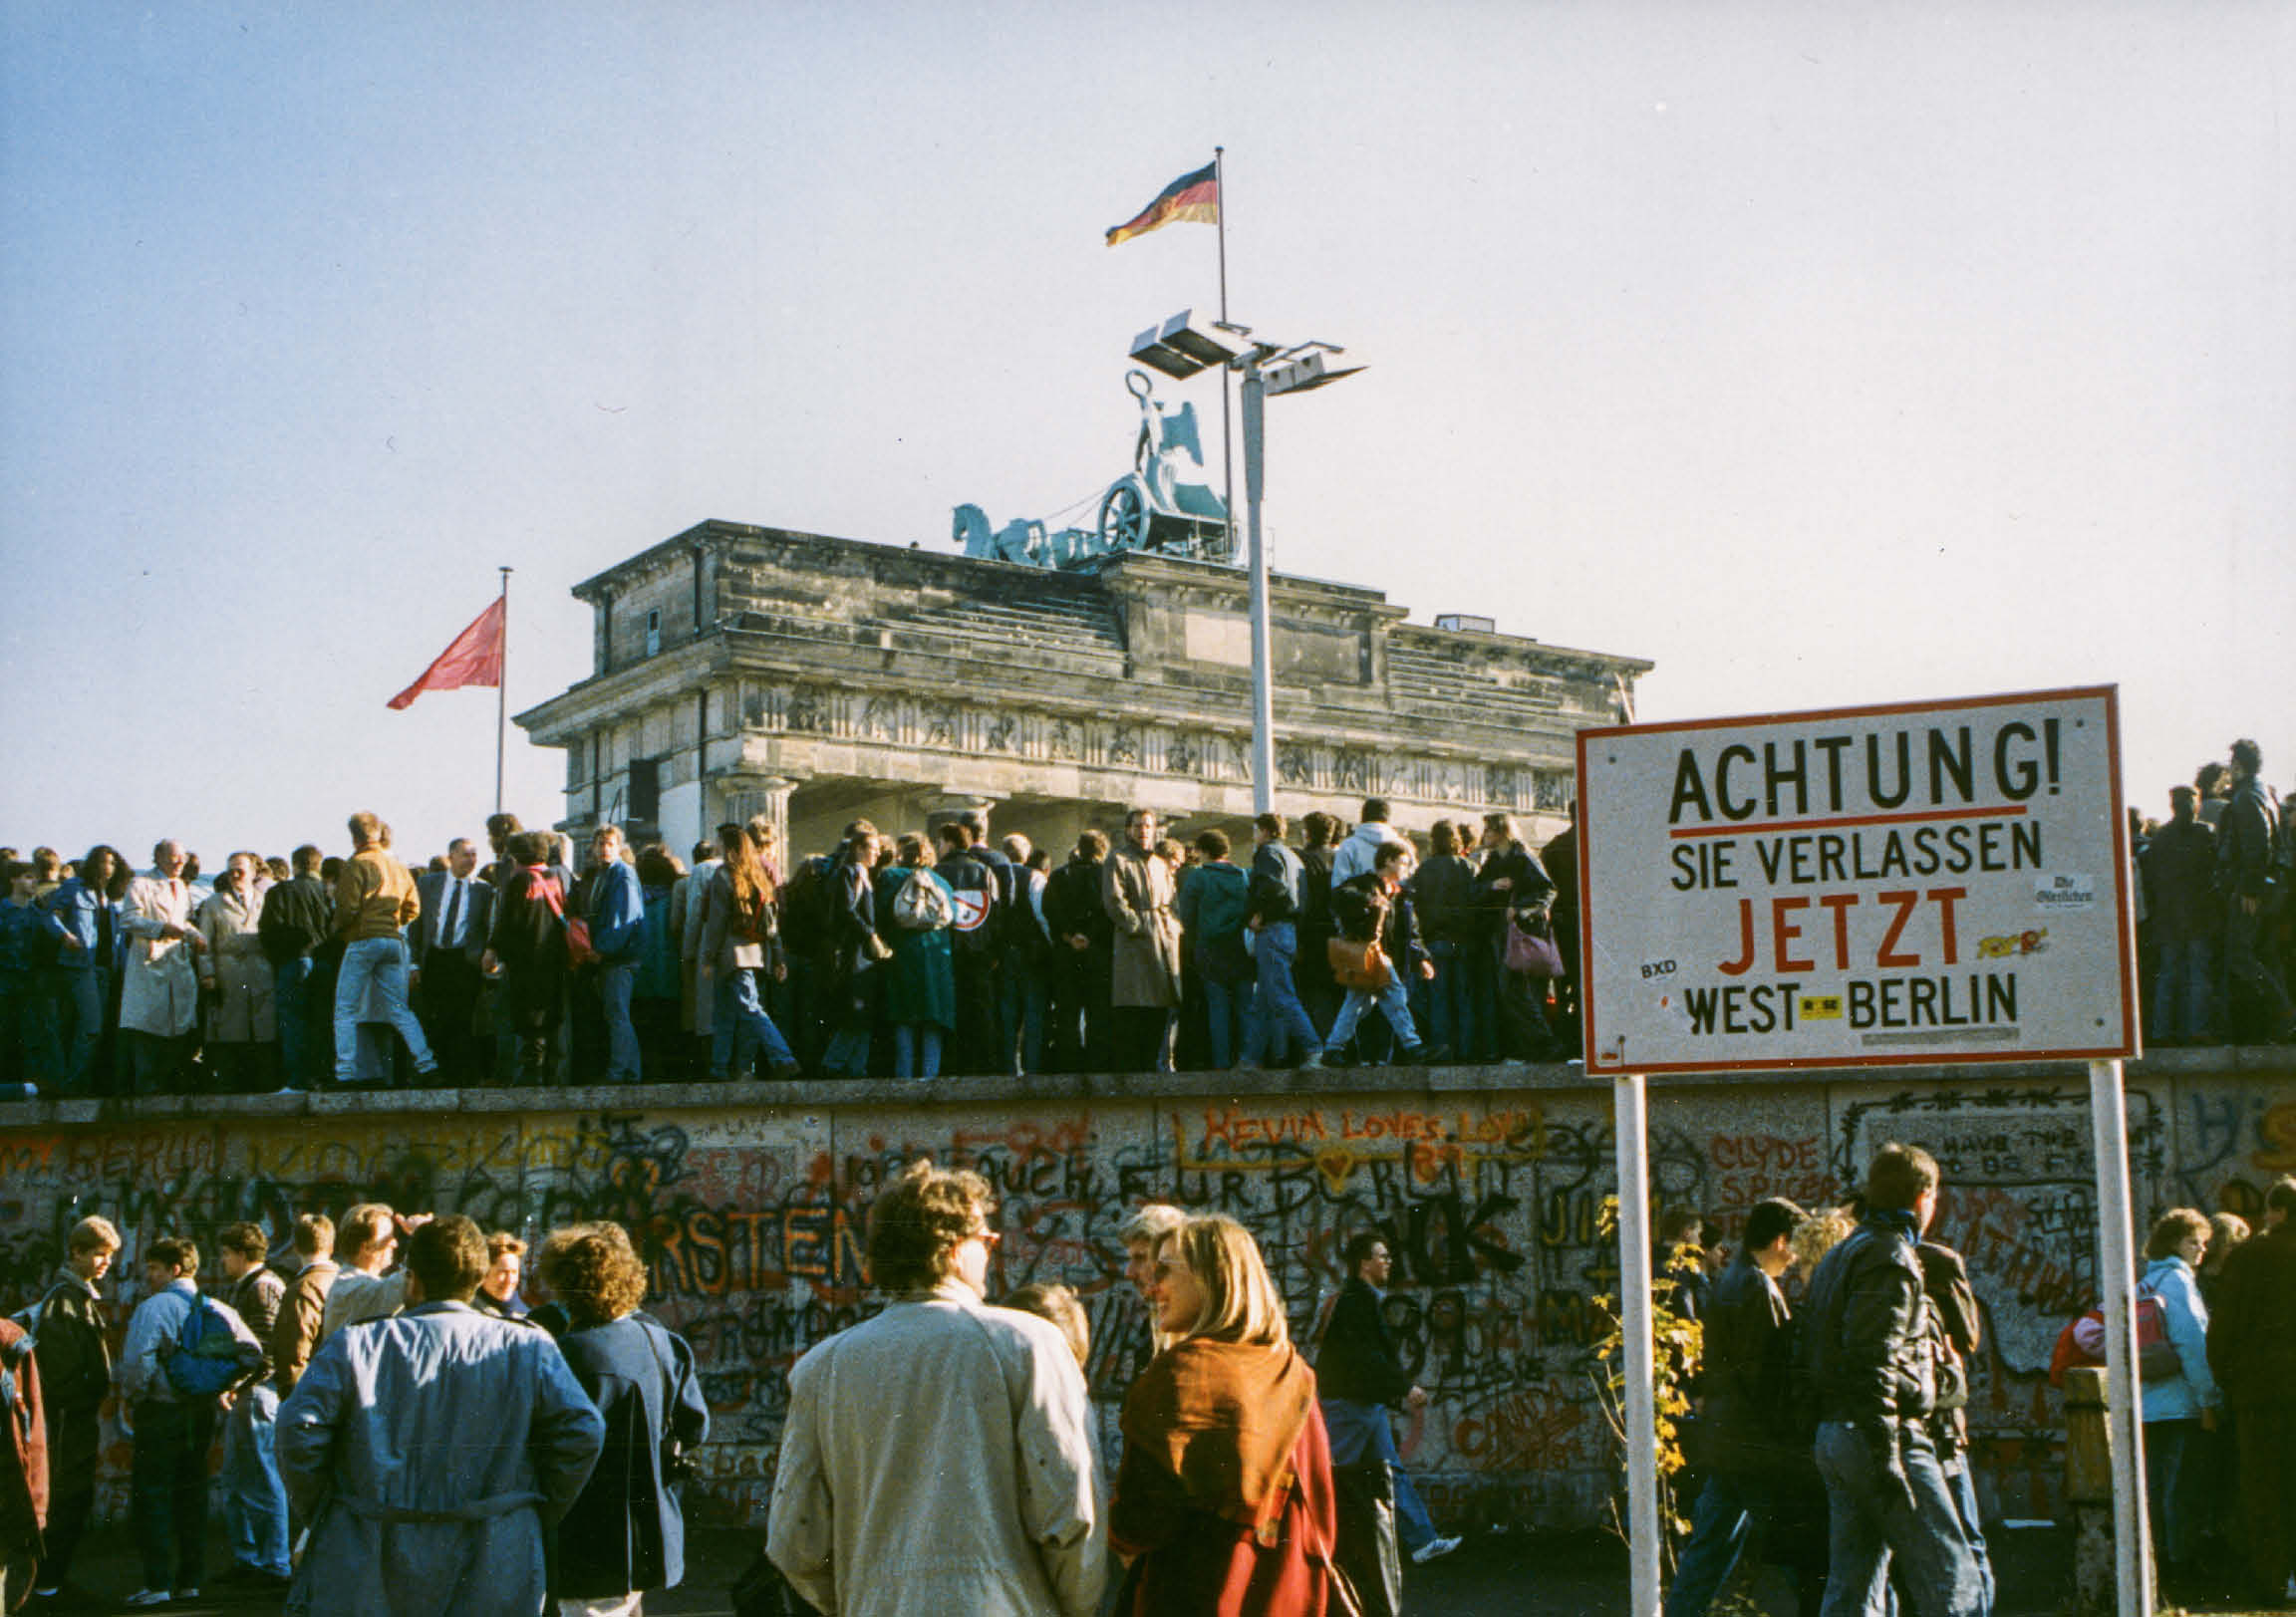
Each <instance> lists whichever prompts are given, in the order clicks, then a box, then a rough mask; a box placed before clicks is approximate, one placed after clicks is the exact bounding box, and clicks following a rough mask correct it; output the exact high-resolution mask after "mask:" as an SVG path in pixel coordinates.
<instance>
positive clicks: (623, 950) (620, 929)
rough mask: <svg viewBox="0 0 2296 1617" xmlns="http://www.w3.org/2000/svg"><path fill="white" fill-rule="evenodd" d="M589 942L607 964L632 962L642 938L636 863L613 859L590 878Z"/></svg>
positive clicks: (642, 898)
mask: <svg viewBox="0 0 2296 1617" xmlns="http://www.w3.org/2000/svg"><path fill="white" fill-rule="evenodd" d="M589 898H590V904H589V910H590V913H589V915H588V916H587V917H585V918H584V919H586V920H587V921H588V922H589V923H590V946H591V947H592V948H594V949H596V950H597V951H598V957H599V959H600V960H602V961H604V962H605V963H606V964H608V965H635V964H637V963H638V951H639V947H640V945H641V944H642V943H644V941H645V926H646V895H645V890H644V889H643V888H641V887H640V886H639V885H638V867H636V866H635V865H631V864H627V863H625V862H624V861H622V860H619V859H617V860H615V861H614V862H613V863H612V864H610V865H607V866H605V867H604V868H602V869H601V870H600V871H599V872H598V873H597V874H596V875H595V876H593V877H591V879H590V893H589Z"/></svg>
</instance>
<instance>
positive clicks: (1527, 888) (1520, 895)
mask: <svg viewBox="0 0 2296 1617" xmlns="http://www.w3.org/2000/svg"><path fill="white" fill-rule="evenodd" d="M1501 881H1504V882H1506V883H1507V884H1508V885H1507V886H1506V887H1504V888H1502V887H1499V886H1497V885H1495V884H1497V883H1499V882H1501ZM1554 897H1555V883H1554V882H1553V880H1551V879H1550V878H1549V877H1548V875H1547V867H1546V866H1544V865H1542V864H1540V863H1539V856H1538V855H1537V854H1535V853H1533V852H1532V851H1531V850H1530V849H1529V848H1526V847H1525V846H1524V845H1523V844H1522V843H1520V842H1517V843H1511V844H1509V845H1508V846H1507V847H1505V848H1494V849H1493V850H1492V851H1491V852H1490V853H1488V854H1486V855H1484V856H1483V863H1482V865H1481V867H1480V868H1478V869H1477V870H1476V872H1475V892H1474V931H1475V935H1476V936H1477V937H1480V938H1497V937H1498V936H1499V934H1500V932H1501V931H1502V929H1503V928H1504V926H1505V922H1506V917H1507V913H1508V912H1509V911H1510V910H1532V909H1537V908H1538V907H1539V906H1541V905H1544V904H1546V903H1547V902H1548V901H1549V900H1551V899H1553V898H1554Z"/></svg>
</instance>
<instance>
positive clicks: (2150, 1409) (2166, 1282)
mask: <svg viewBox="0 0 2296 1617" xmlns="http://www.w3.org/2000/svg"><path fill="white" fill-rule="evenodd" d="M2141 1289H2143V1290H2145V1291H2149V1292H2151V1293H2152V1294H2153V1296H2155V1297H2158V1298H2159V1299H2160V1306H2161V1309H2162V1311H2163V1312H2164V1313H2165V1314H2166V1315H2167V1319H2168V1345H2169V1346H2170V1347H2173V1348H2174V1349H2175V1350H2176V1357H2177V1359H2178V1361H2179V1362H2180V1363H2181V1364H2182V1365H2183V1373H2182V1374H2181V1375H2175V1376H2170V1377H2169V1378H2168V1379H2167V1380H2165V1381H2148V1382H2146V1383H2145V1386H2144V1389H2143V1391H2144V1410H2145V1419H2146V1420H2148V1421H2194V1420H2198V1419H2199V1418H2200V1412H2201V1411H2202V1410H2204V1409H2214V1408H2216V1407H2217V1406H2218V1405H2220V1404H2222V1403H2223V1402H2224V1395H2223V1394H2222V1393H2221V1392H2219V1391H2217V1388H2216V1381H2215V1378H2214V1377H2213V1376H2211V1375H2209V1373H2208V1305H2207V1304H2206V1303H2204V1302H2202V1301H2201V1300H2200V1288H2199V1286H2197V1285H2196V1284H2194V1283H2193V1279H2192V1266H2191V1265H2190V1264H2189V1263H2186V1262H2185V1261H2184V1259H2182V1258H2181V1257H2177V1256H2175V1255H2173V1254H2171V1255H2169V1256H2167V1257H2156V1258H2154V1259H2153V1261H2152V1262H2150V1263H2148V1264H2146V1265H2145V1279H2144V1283H2143V1286H2142V1288H2141Z"/></svg>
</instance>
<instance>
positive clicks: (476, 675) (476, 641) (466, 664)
mask: <svg viewBox="0 0 2296 1617" xmlns="http://www.w3.org/2000/svg"><path fill="white" fill-rule="evenodd" d="M501 682H502V598H501V597H500V596H496V597H495V598H494V600H493V602H492V604H491V605H489V606H488V607H487V608H486V610H485V611H484V612H481V613H480V614H478V617H477V620H476V621H475V622H474V623H472V624H471V625H470V627H469V628H468V629H465V630H463V631H462V633H461V634H459V635H456V636H455V637H454V644H453V645H451V646H449V647H447V648H446V650H444V651H443V652H440V653H439V654H438V661H437V662H435V663H433V664H431V665H430V667H429V668H427V669H425V670H424V671H423V677H422V678H420V679H418V680H416V681H415V682H414V683H413V684H411V685H409V686H408V687H407V688H406V689H405V690H402V691H400V692H399V694H398V695H396V696H393V697H392V698H391V705H392V706H393V707H394V708H399V707H411V706H413V705H414V702H415V698H416V697H417V696H420V695H422V694H423V692H424V691H426V690H459V689H461V688H462V687H463V686H464V685H498V684H500V683H501Z"/></svg>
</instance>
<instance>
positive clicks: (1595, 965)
mask: <svg viewBox="0 0 2296 1617" xmlns="http://www.w3.org/2000/svg"><path fill="white" fill-rule="evenodd" d="M2119 737H2120V732H2119V716H2118V701H2117V695H2116V692H2115V690H2114V688H2113V687H2111V686H2099V687H2094V688H2087V689H2079V690H2053V691H2039V692H2029V693H2021V694H2014V695H1997V696H1977V697H1969V698H1966V699H1961V700H1952V701H1937V702H1909V703H1902V704H1895V705H1891V706H1884V707H1855V708H1838V709H1833V710H1828V711H1821V712H1808V713H1779V714H1770V715H1764V716H1758V717H1747V718H1723V719H1711V720H1704V721H1699V722H1693V723H1678V724H1630V725H1625V726H1621V727H1618V728H1613V729H1597V730H1584V731H1581V732H1580V733H1579V882H1580V891H1581V894H1582V901H1581V907H1580V912H1579V926H1580V928H1581V944H1582V954H1581V957H1582V958H1583V960H1584V961H1585V982H1584V1000H1585V1003H1584V1025H1585V1031H1586V1066H1587V1069H1588V1070H1589V1071H1591V1072H1723V1071H1730V1070H1733V1069H1744V1068H1757V1067H1778V1066H1866V1065H1884V1064H1887V1065H1896V1064H1902V1063H1907V1062H1949V1061H2005V1060H2035V1059H2088V1060H2102V1059H2107V1058H2110V1057H2116V1056H2127V1055H2133V1054H2135V1053H2136V1051H2137V1025H2136V1008H2135V996H2134V992H2133V990H2132V986H2131V984H2132V980H2133V974H2134V961H2133V958H2132V948H2131V938H2130V929H2129V913H2130V911H2129V875H2128V872H2129V857H2128V848H2127V840H2126V839H2127V835H2128V833H2127V827H2126V823H2125V821H2124V820H2123V817H2122V812H2121V789H2120V738H2119Z"/></svg>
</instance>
